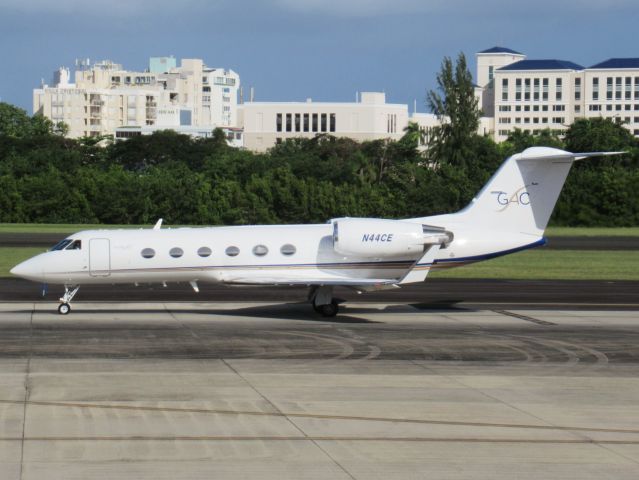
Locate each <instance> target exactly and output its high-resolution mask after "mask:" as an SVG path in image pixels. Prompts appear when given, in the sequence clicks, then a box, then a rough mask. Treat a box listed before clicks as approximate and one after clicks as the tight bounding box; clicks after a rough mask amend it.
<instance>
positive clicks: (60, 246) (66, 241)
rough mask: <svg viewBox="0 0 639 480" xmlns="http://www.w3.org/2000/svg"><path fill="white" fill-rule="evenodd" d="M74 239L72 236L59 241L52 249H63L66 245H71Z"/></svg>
mask: <svg viewBox="0 0 639 480" xmlns="http://www.w3.org/2000/svg"><path fill="white" fill-rule="evenodd" d="M72 241H73V240H71V239H70V238H65V239H64V240H61V241H59V242H58V243H56V244H55V245H54V246H53V247H51V251H54V250H63V249H64V247H66V246H67V245H69V244H70V243H71V242H72Z"/></svg>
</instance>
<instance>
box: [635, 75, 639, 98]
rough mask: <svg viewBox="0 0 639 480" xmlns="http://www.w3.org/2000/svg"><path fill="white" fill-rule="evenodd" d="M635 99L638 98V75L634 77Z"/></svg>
mask: <svg viewBox="0 0 639 480" xmlns="http://www.w3.org/2000/svg"><path fill="white" fill-rule="evenodd" d="M635 100H639V77H635Z"/></svg>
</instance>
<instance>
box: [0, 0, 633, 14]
mask: <svg viewBox="0 0 639 480" xmlns="http://www.w3.org/2000/svg"><path fill="white" fill-rule="evenodd" d="M626 7H629V8H632V9H633V10H637V2H636V0H562V1H559V2H558V1H557V0H537V1H536V2H534V3H531V2H529V1H521V0H482V1H477V0H178V1H176V0H109V2H108V4H106V3H104V2H100V1H95V0H55V1H53V0H0V12H2V11H14V12H22V13H27V14H40V15H42V14H56V13H57V14H64V15H77V16H78V17H82V16H87V15H90V16H101V17H123V16H124V17H126V16H131V15H147V16H149V17H151V18H154V17H157V16H161V15H166V14H173V13H178V14H181V15H186V16H192V15H205V14H207V13H213V12H221V11H224V12H228V11H229V10H233V11H235V12H238V11H244V12H247V14H249V15H250V12H251V11H252V10H254V9H259V10H261V11H265V10H266V11H268V10H271V11H272V10H280V11H286V12H289V13H293V14H295V13H299V14H320V15H327V16H336V17H381V16H386V15H410V14H432V15H437V14H459V15H465V16H468V15H473V14H476V13H487V14H494V15H497V16H503V14H508V15H522V16H524V15H527V14H530V13H544V12H545V13H546V14H555V15H556V14H558V13H567V12H570V13H588V12H599V11H607V10H611V9H625V8H626Z"/></svg>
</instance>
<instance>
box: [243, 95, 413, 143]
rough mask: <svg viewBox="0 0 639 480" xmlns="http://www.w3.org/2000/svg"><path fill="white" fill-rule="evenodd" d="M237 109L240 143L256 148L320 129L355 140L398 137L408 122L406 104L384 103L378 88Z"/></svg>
mask: <svg viewBox="0 0 639 480" xmlns="http://www.w3.org/2000/svg"><path fill="white" fill-rule="evenodd" d="M239 113H240V125H241V126H243V128H244V145H245V147H246V148H248V149H250V150H257V151H264V150H266V149H268V148H270V147H272V146H273V145H275V144H277V143H281V142H282V141H284V140H285V139H288V138H293V137H306V138H311V137H314V136H315V135H317V134H321V133H327V134H330V135H334V136H338V137H349V138H352V139H354V140H358V141H362V140H373V139H379V138H391V139H399V138H401V137H402V135H403V134H404V131H403V130H404V128H405V127H406V125H408V106H407V105H405V104H393V103H386V95H385V94H384V93H379V92H362V93H361V95H360V98H359V101H357V102H340V103H337V102H335V103H328V102H313V101H312V100H311V99H308V100H307V101H306V102H247V103H244V104H242V105H240V107H239Z"/></svg>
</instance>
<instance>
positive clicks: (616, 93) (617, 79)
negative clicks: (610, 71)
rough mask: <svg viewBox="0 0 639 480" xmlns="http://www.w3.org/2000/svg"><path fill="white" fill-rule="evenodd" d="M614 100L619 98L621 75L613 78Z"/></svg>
mask: <svg viewBox="0 0 639 480" xmlns="http://www.w3.org/2000/svg"><path fill="white" fill-rule="evenodd" d="M615 100H621V77H617V78H616V79H615Z"/></svg>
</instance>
